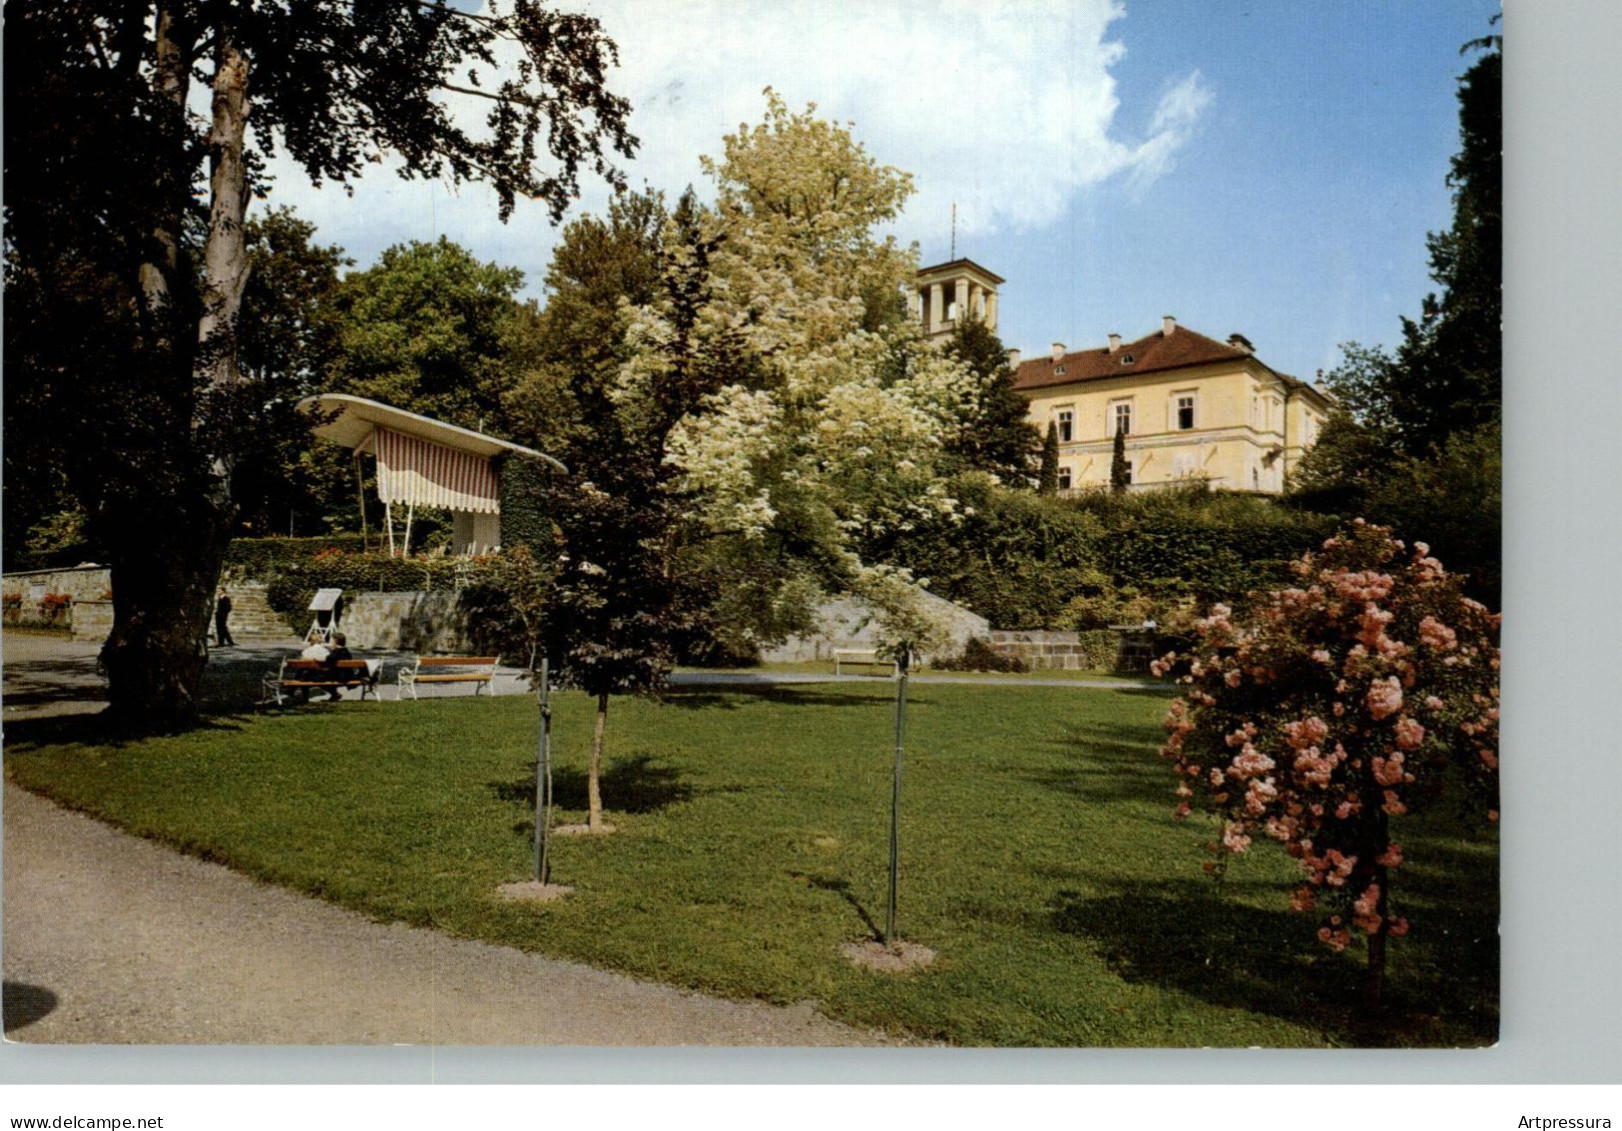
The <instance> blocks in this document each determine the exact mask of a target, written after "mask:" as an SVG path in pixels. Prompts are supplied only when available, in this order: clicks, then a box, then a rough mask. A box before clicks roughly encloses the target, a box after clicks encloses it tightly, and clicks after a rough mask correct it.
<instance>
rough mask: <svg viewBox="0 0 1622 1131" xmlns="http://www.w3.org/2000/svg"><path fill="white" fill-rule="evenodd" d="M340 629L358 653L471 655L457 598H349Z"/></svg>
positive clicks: (426, 594) (421, 593) (420, 594)
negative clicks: (393, 652)
mask: <svg viewBox="0 0 1622 1131" xmlns="http://www.w3.org/2000/svg"><path fill="white" fill-rule="evenodd" d="M338 630H339V631H340V632H342V633H343V634H344V636H345V637H346V638H347V639H348V641H349V647H350V648H352V649H355V650H357V651H360V650H365V651H368V652H371V651H396V652H443V653H455V652H460V653H464V654H465V653H467V652H469V651H470V650H471V649H472V646H473V645H472V642H471V641H470V640H469V639H468V632H467V617H466V615H465V614H464V613H463V612H462V610H461V608H460V606H459V605H458V603H457V594H456V593H454V592H447V591H432V592H430V591H426V590H416V591H414V592H404V593H345V594H344V607H343V614H342V618H341V619H340V620H339V622H338Z"/></svg>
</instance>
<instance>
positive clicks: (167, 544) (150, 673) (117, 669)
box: [101, 500, 227, 728]
mask: <svg viewBox="0 0 1622 1131" xmlns="http://www.w3.org/2000/svg"><path fill="white" fill-rule="evenodd" d="M173 502H174V501H173V500H164V501H163V510H161V511H160V510H157V509H154V510H152V511H149V512H147V513H146V514H144V515H142V516H141V518H142V520H143V521H142V522H141V523H140V524H139V525H138V526H136V525H135V524H130V523H121V524H120V526H121V527H122V528H123V531H124V536H123V537H121V538H120V539H119V542H120V543H121V544H120V545H119V546H118V547H117V551H116V555H117V560H116V561H115V562H114V563H113V568H112V579H113V631H112V633H111V635H109V636H108V638H107V643H106V645H105V646H104V647H103V648H102V653H101V658H102V664H103V666H104V667H105V668H106V671H107V685H108V697H109V699H110V700H111V702H112V710H113V712H114V714H115V716H116V717H117V718H118V719H119V720H120V721H121V722H124V723H127V724H130V725H133V726H139V727H143V728H153V727H160V728H161V727H167V726H174V725H178V724H182V723H184V722H186V721H187V720H188V719H191V718H194V717H195V716H196V714H197V711H198V706H199V701H198V689H199V685H200V683H201V681H202V674H203V663H204V661H205V660H206V659H207V657H208V622H209V612H210V610H211V608H212V607H213V596H214V585H215V582H216V580H217V578H218V577H219V569H220V558H221V555H222V554H223V553H224V549H225V533H226V529H227V528H226V524H225V522H223V521H221V520H220V519H219V518H218V517H211V516H208V515H206V514H204V515H197V514H191V515H188V514H186V513H185V510H186V508H184V507H172V506H171V505H170V504H172V503H173ZM194 503H195V504H198V505H204V506H206V503H204V501H203V500H194Z"/></svg>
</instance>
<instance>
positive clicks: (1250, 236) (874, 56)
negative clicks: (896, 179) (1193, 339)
mask: <svg viewBox="0 0 1622 1131" xmlns="http://www.w3.org/2000/svg"><path fill="white" fill-rule="evenodd" d="M464 6H471V0H468V3H467V4H465V5H464ZM571 6H572V7H574V8H576V9H577V10H583V11H587V12H589V13H591V14H593V15H595V16H597V17H598V19H599V20H600V21H601V23H602V25H603V27H604V29H605V31H606V32H607V34H608V35H609V37H610V38H612V39H613V40H614V41H615V42H616V44H617V45H618V48H619V53H620V68H619V70H618V71H617V72H615V73H614V74H613V75H612V78H611V85H612V86H613V88H614V89H615V90H616V91H617V92H619V93H621V94H623V95H625V96H626V97H628V98H629V99H630V101H631V103H632V106H633V113H632V118H631V129H632V132H633V133H635V134H637V135H638V137H639V138H640V139H641V146H640V149H639V151H638V153H637V156H636V157H635V158H634V159H633V160H631V161H628V162H624V163H622V167H623V168H624V169H625V171H626V172H627V174H628V176H629V178H630V181H631V184H632V185H633V186H636V187H641V186H642V185H651V186H652V187H654V188H658V189H662V190H664V191H665V193H666V194H667V196H669V197H671V198H674V197H675V196H676V195H677V194H679V193H680V192H681V190H682V189H683V188H684V187H686V186H687V185H689V184H692V185H694V186H695V188H697V189H698V190H699V192H700V195H701V196H708V195H709V183H708V181H707V180H706V179H705V177H704V175H703V173H702V172H701V170H700V168H699V161H698V159H699V155H700V154H706V153H707V154H711V155H715V154H719V152H720V149H721V138H722V137H723V136H724V135H725V134H728V133H731V132H734V131H736V130H737V129H738V128H739V126H740V125H743V124H746V123H747V124H753V123H755V122H758V121H759V120H760V119H761V118H762V116H763V114H764V111H765V98H764V96H763V94H762V91H763V89H764V88H765V87H767V86H771V87H773V88H775V89H776V90H777V91H778V92H779V93H780V94H781V95H782V96H783V97H784V99H785V101H787V103H788V104H789V106H790V107H791V108H795V109H798V108H801V107H803V106H804V105H805V104H806V103H815V104H816V105H817V107H818V110H819V112H820V113H821V114H823V115H824V116H826V117H829V118H833V119H837V120H839V121H842V122H849V123H851V125H852V128H853V131H854V133H855V136H856V138H857V139H858V140H859V141H861V142H862V143H863V144H864V145H865V146H866V148H867V151H868V152H869V154H871V155H872V156H873V157H874V158H875V159H876V160H878V161H879V162H881V163H883V164H888V165H894V166H897V167H899V168H902V169H905V170H907V171H909V172H911V173H912V174H913V175H914V177H915V180H916V184H917V189H918V191H917V194H916V195H915V196H914V197H913V198H912V199H911V200H910V201H909V202H908V205H907V209H906V213H905V215H904V216H903V217H902V218H901V220H900V221H899V222H898V223H897V225H896V227H895V234H896V235H897V236H898V237H899V238H901V239H902V240H903V241H906V242H916V244H917V245H918V249H919V256H920V260H921V262H922V263H923V264H924V265H928V264H931V263H938V262H941V261H944V260H946V259H949V258H951V257H952V256H953V253H954V251H955V254H956V255H957V256H960V257H968V258H971V259H973V260H975V261H976V262H978V263H979V264H981V265H982V266H984V267H986V268H988V269H990V270H991V271H994V272H996V273H997V274H998V275H1001V276H1003V277H1004V278H1005V279H1006V280H1007V281H1006V282H1005V283H1004V284H1003V285H1002V287H1001V298H1000V317H999V325H998V333H999V336H1000V337H1001V338H1002V339H1003V341H1004V343H1005V344H1006V345H1008V346H1009V347H1010V348H1017V349H1021V350H1023V351H1024V352H1025V354H1026V356H1031V355H1033V354H1035V353H1042V352H1046V351H1047V350H1048V349H1049V347H1050V346H1051V344H1052V343H1054V342H1063V343H1065V344H1066V345H1067V346H1068V347H1069V348H1071V349H1079V348H1083V347H1086V346H1094V345H1102V344H1104V342H1105V341H1106V338H1107V335H1108V334H1110V333H1112V332H1117V333H1120V334H1122V335H1123V336H1125V337H1126V338H1127V339H1128V340H1130V339H1132V338H1136V337H1140V336H1142V335H1144V334H1147V333H1149V332H1151V331H1153V330H1156V329H1158V328H1159V326H1160V320H1161V317H1162V316H1163V315H1167V314H1170V315H1173V316H1174V317H1176V318H1177V320H1178V322H1179V323H1180V324H1181V325H1184V326H1187V327H1189V328H1191V329H1194V330H1198V331H1200V332H1202V333H1205V334H1207V335H1209V336H1211V337H1214V338H1218V339H1225V338H1226V337H1227V336H1228V335H1229V334H1231V333H1241V334H1244V335H1245V336H1246V337H1247V338H1249V339H1250V341H1251V342H1252V343H1254V345H1255V347H1256V352H1257V355H1258V356H1259V357H1260V358H1261V359H1262V360H1263V361H1265V362H1267V363H1268V364H1269V365H1271V366H1272V367H1273V368H1275V369H1278V370H1281V371H1283V372H1286V373H1291V374H1294V375H1296V376H1299V377H1303V378H1306V379H1308V380H1311V379H1313V378H1314V375H1315V374H1316V373H1317V371H1319V370H1327V369H1331V368H1333V367H1334V366H1335V364H1336V363H1337V362H1338V360H1339V358H1340V349H1339V346H1340V343H1342V342H1346V341H1358V342H1361V343H1363V344H1364V345H1381V344H1383V345H1392V344H1395V343H1396V342H1397V341H1398V340H1399V339H1400V334H1401V323H1400V318H1401V316H1402V315H1404V314H1407V315H1410V316H1413V315H1416V314H1417V313H1418V311H1419V308H1420V303H1421V301H1422V299H1423V298H1424V296H1425V294H1426V293H1428V292H1429V291H1431V290H1433V289H1434V285H1433V284H1432V283H1431V281H1430V279H1429V277H1428V264H1427V261H1426V249H1425V236H1426V233H1427V232H1430V231H1436V230H1440V229H1443V228H1445V227H1446V226H1447V225H1448V223H1449V221H1450V217H1451V202H1450V196H1449V190H1448V187H1447V184H1446V176H1447V171H1448V162H1449V159H1450V158H1451V156H1452V155H1453V153H1454V152H1455V150H1456V149H1457V147H1458V116H1457V102H1456V90H1457V86H1456V81H1457V78H1458V76H1459V75H1460V74H1461V73H1462V72H1463V70H1464V69H1465V68H1466V67H1467V66H1468V65H1469V61H1470V57H1468V56H1462V55H1461V54H1460V51H1459V48H1460V47H1461V46H1462V45H1463V44H1464V43H1465V42H1466V41H1467V40H1470V39H1474V38H1476V37H1479V36H1482V35H1486V34H1490V33H1491V32H1493V31H1496V30H1497V29H1496V28H1494V27H1492V26H1490V25H1489V20H1490V18H1491V17H1492V16H1493V15H1494V14H1495V13H1496V12H1497V11H1498V10H1499V5H1498V3H1497V0H1340V2H1337V3H1334V4H1327V3H1319V2H1316V0H979V2H977V3H966V2H960V0H934V2H931V3H923V2H918V0H888V2H887V3H884V4H863V3H855V2H849V3H831V2H829V0H770V2H767V0H581V2H578V3H575V4H573V5H571ZM272 171H273V172H274V173H275V174H276V183H275V185H274V187H273V189H272V192H271V196H270V202H271V203H273V204H291V205H293V206H294V207H295V208H296V209H297V211H298V212H299V214H300V215H302V216H303V217H305V218H306V219H308V220H310V221H312V222H314V223H315V224H316V226H317V228H318V232H319V239H320V240H321V241H322V242H325V243H332V244H337V245H339V246H341V247H343V248H344V249H345V250H346V251H347V252H348V253H349V254H350V255H351V256H352V257H353V258H354V259H355V260H356V262H357V265H358V266H360V267H365V266H368V265H369V264H371V263H372V262H374V261H375V260H376V258H377V256H378V255H379V253H380V252H381V251H382V250H383V249H384V248H386V247H388V246H390V245H393V244H396V243H400V242H404V241H407V240H429V239H434V238H437V237H439V236H441V235H443V236H447V237H449V238H450V239H453V240H455V241H457V242H459V243H461V244H463V245H464V246H466V247H468V248H470V249H471V250H472V251H473V252H474V253H475V254H476V255H477V256H479V257H480V258H481V259H484V260H489V261H493V262H497V263H500V264H503V265H506V266H514V267H518V268H520V269H522V270H523V271H524V273H525V278H526V284H525V293H526V294H528V295H534V296H536V297H543V298H544V290H543V287H542V279H543V277H544V274H545V271H546V266H547V263H548V262H549V259H550V256H551V251H552V247H553V245H554V244H555V242H556V239H557V236H558V231H557V229H554V228H553V227H552V226H551V224H550V222H549V221H548V218H547V216H546V214H545V212H544V210H543V209H542V208H541V207H540V206H539V205H536V204H530V203H527V202H520V204H519V207H518V209H517V211H516V212H515V213H514V215H513V218H512V220H511V221H510V222H509V223H508V224H506V225H502V224H501V223H500V222H499V220H498V219H497V215H496V202H495V198H494V195H493V194H492V193H490V192H489V191H488V190H486V189H484V188H482V187H480V186H476V185H463V186H460V187H456V186H452V185H449V184H446V183H443V182H422V181H403V180H401V179H399V178H398V177H396V176H392V175H390V174H389V171H388V170H387V168H386V167H384V168H379V169H378V170H376V171H374V172H372V173H370V174H368V176H367V177H366V178H364V179H362V180H361V181H359V182H358V183H357V184H356V185H355V188H354V192H353V194H352V195H351V194H346V193H344V192H343V190H342V189H339V188H334V187H331V186H328V187H326V188H323V189H321V190H319V191H317V190H313V189H311V188H310V187H309V186H308V184H307V183H306V182H305V180H304V178H303V175H302V174H301V173H299V172H298V171H297V170H296V169H295V168H292V167H290V166H287V165H285V164H277V165H275V166H273V170H272ZM606 201H607V190H606V187H605V186H603V185H602V184H600V183H598V182H596V181H594V180H588V181H587V182H585V183H583V185H582V194H581V200H580V202H579V205H578V209H579V211H581V212H602V211H604V210H605V208H606ZM954 204H955V205H956V208H957V225H956V233H955V242H954V234H953V228H952V210H953V205H954Z"/></svg>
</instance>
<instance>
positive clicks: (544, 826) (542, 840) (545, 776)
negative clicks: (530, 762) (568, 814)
mask: <svg viewBox="0 0 1622 1131" xmlns="http://www.w3.org/2000/svg"><path fill="white" fill-rule="evenodd" d="M551 839H552V678H551V671H550V670H549V667H548V664H547V660H546V657H544V656H543V657H541V746H540V751H539V752H538V754H537V756H536V759H535V882H536V883H538V884H544V883H546V882H547V873H548V870H549V869H548V863H549V862H548V860H547V858H546V857H547V849H548V847H549V846H550V842H551Z"/></svg>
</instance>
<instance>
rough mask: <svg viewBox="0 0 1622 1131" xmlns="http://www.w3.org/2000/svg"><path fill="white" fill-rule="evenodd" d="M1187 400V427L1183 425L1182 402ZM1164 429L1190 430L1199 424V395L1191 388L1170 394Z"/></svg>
mask: <svg viewBox="0 0 1622 1131" xmlns="http://www.w3.org/2000/svg"><path fill="white" fill-rule="evenodd" d="M1185 400H1186V401H1187V402H1188V427H1187V428H1184V427H1183V402H1184V401H1185ZM1166 418H1167V419H1166V431H1168V432H1191V431H1193V430H1194V429H1195V428H1198V427H1199V426H1200V397H1199V393H1197V392H1196V391H1195V390H1193V389H1183V390H1182V391H1180V392H1175V393H1173V394H1172V395H1171V400H1170V401H1169V403H1168V411H1167V413H1166Z"/></svg>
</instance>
